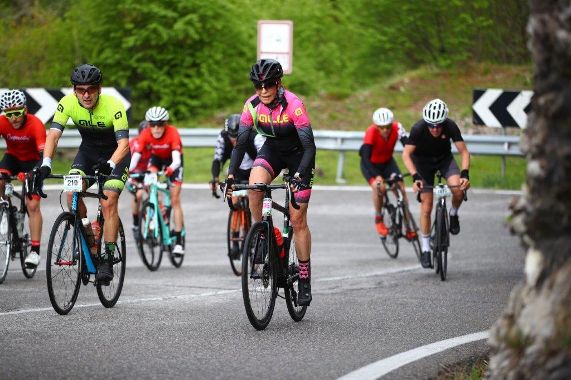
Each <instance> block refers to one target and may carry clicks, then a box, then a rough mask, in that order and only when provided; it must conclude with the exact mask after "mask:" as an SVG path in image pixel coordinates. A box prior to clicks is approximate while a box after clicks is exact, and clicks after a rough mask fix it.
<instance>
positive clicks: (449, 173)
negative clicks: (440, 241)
mask: <svg viewBox="0 0 571 380" xmlns="http://www.w3.org/2000/svg"><path fill="white" fill-rule="evenodd" d="M441 173H444V176H445V177H446V182H447V183H448V186H454V187H451V188H450V190H451V191H452V207H450V233H451V234H453V235H456V234H458V233H459V232H460V220H459V217H458V209H459V208H460V205H461V204H462V201H463V200H464V192H463V191H462V190H460V188H459V187H457V186H458V185H460V169H459V168H458V165H456V161H454V159H453V158H452V159H451V160H450V162H449V163H447V164H446V165H444V167H443V168H442V169H441Z"/></svg>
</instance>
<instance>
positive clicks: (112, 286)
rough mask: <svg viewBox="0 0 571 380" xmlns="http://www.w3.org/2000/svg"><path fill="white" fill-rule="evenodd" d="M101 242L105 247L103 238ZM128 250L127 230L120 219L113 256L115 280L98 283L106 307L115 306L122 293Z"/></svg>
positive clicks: (101, 298) (100, 299)
mask: <svg viewBox="0 0 571 380" xmlns="http://www.w3.org/2000/svg"><path fill="white" fill-rule="evenodd" d="M103 224H104V221H103V220H101V221H100V225H101V231H103ZM100 244H101V247H104V243H103V239H101V243H100ZM101 249H103V248H101ZM126 250H127V245H126V244H125V231H124V230H123V223H121V220H119V231H118V239H117V246H116V247H115V255H114V256H113V280H111V282H110V283H109V285H108V286H105V285H101V284H100V283H97V296H99V301H101V304H102V305H103V306H105V307H113V306H115V304H116V303H117V300H118V299H119V296H120V295H121V290H122V289H123V281H124V280H125V259H126V257H127V255H126V253H127V251H126ZM100 252H101V251H100Z"/></svg>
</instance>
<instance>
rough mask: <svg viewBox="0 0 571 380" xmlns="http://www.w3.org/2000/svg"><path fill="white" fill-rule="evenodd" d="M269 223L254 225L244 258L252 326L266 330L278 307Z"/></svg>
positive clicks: (244, 292) (244, 283)
mask: <svg viewBox="0 0 571 380" xmlns="http://www.w3.org/2000/svg"><path fill="white" fill-rule="evenodd" d="M270 238H271V235H269V234H268V232H267V224H266V223H264V222H258V223H256V224H254V225H253V226H252V228H251V229H250V232H249V233H248V236H247V237H246V243H245V247H244V252H243V257H242V297H243V298H244V307H245V308H246V315H247V316H248V319H249V320H250V323H251V324H252V326H254V328H255V329H257V330H263V329H265V328H266V327H267V326H268V323H270V320H271V319H272V314H273V312H274V306H275V304H276V296H277V284H276V268H275V265H274V263H273V262H272V258H271V257H270V245H269V239H270Z"/></svg>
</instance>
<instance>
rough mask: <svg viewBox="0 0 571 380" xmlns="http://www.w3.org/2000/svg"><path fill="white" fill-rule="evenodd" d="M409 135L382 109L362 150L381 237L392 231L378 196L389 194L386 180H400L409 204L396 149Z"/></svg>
mask: <svg viewBox="0 0 571 380" xmlns="http://www.w3.org/2000/svg"><path fill="white" fill-rule="evenodd" d="M407 138H408V135H407V133H406V131H405V129H404V127H403V126H402V124H401V123H399V122H398V121H396V120H394V115H393V112H392V111H391V110H390V109H388V108H379V109H377V110H375V112H373V124H371V125H370V126H369V127H368V128H367V131H366V132H365V137H364V138H363V145H361V149H359V155H360V156H361V172H362V173H363V177H365V179H366V180H367V182H368V183H369V186H370V187H371V190H372V199H373V206H374V208H375V227H376V229H377V233H378V234H379V235H380V236H387V234H388V232H389V230H388V229H387V226H386V225H385V223H384V221H383V214H382V209H383V201H384V200H383V197H382V196H379V194H378V191H379V190H378V187H377V186H378V185H380V190H381V193H383V194H384V192H385V191H386V189H385V186H384V180H387V179H390V178H397V179H398V186H399V187H400V188H401V191H402V194H403V196H404V201H405V202H407V197H406V189H405V187H404V182H403V181H402V175H401V172H400V169H399V167H398V165H397V163H396V161H395V159H394V158H393V153H394V151H395V145H396V143H397V141H400V142H401V144H402V145H403V146H404V145H405V144H406V140H407ZM406 237H407V239H413V238H414V237H416V232H415V231H407V232H406Z"/></svg>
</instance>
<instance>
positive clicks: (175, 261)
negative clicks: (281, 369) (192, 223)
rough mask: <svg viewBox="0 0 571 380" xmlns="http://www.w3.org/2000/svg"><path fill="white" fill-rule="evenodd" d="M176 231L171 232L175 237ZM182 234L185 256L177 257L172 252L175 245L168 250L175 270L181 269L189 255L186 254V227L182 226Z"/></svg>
mask: <svg viewBox="0 0 571 380" xmlns="http://www.w3.org/2000/svg"><path fill="white" fill-rule="evenodd" d="M174 233H175V232H174V230H172V231H171V236H174ZM180 234H181V241H182V248H183V249H184V255H177V254H174V253H173V252H172V250H173V248H174V243H173V244H171V245H169V247H168V250H169V259H170V262H171V264H172V265H174V267H175V268H180V267H181V265H182V261H183V260H184V256H186V255H187V254H188V253H187V252H186V230H185V228H184V226H182V230H181V231H180Z"/></svg>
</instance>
